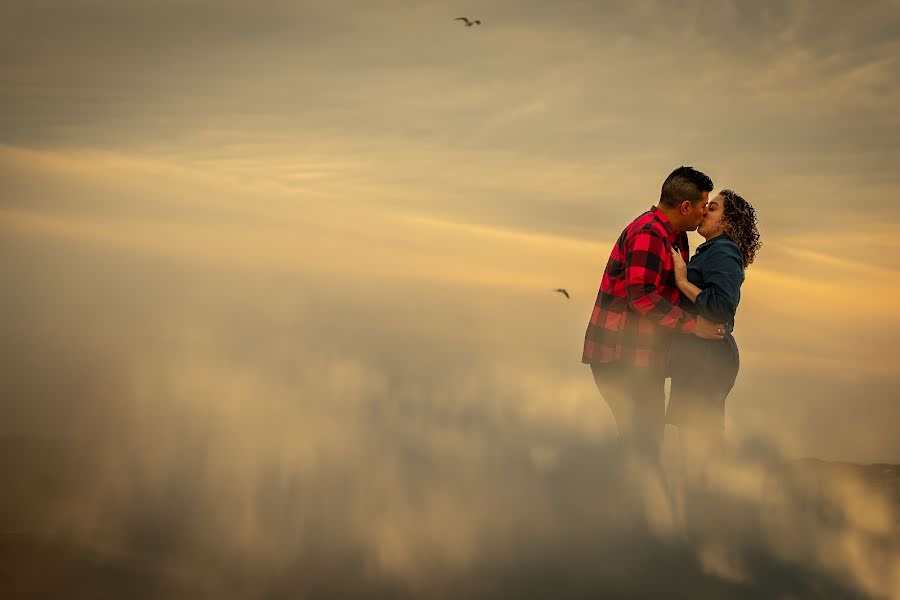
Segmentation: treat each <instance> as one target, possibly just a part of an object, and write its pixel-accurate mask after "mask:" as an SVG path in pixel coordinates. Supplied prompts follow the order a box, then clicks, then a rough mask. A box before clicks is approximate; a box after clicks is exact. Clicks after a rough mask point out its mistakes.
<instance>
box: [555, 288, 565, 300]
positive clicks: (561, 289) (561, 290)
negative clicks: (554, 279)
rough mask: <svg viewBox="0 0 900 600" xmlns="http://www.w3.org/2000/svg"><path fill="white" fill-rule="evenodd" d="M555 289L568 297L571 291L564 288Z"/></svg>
mask: <svg viewBox="0 0 900 600" xmlns="http://www.w3.org/2000/svg"><path fill="white" fill-rule="evenodd" d="M553 291H554V292H559V293H560V294H562V295H563V296H565V297H566V298H568V297H569V292H567V291H566V290H564V289H563V288H556V289H555V290H553Z"/></svg>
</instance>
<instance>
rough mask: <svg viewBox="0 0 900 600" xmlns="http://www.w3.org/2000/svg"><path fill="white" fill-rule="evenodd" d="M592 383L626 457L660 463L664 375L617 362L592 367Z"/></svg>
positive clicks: (664, 422)
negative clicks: (611, 420)
mask: <svg viewBox="0 0 900 600" xmlns="http://www.w3.org/2000/svg"><path fill="white" fill-rule="evenodd" d="M591 372H592V373H593V374H594V383H595V384H596V385H597V389H598V390H599V391H600V394H601V395H602V396H603V399H604V400H606V403H607V404H608V405H609V408H610V410H611V411H612V414H613V418H615V420H616V427H617V428H618V430H619V443H620V444H621V446H622V450H623V451H624V452H625V454H626V455H633V456H635V457H637V458H640V459H642V460H643V461H644V462H646V463H650V464H657V463H659V452H660V446H661V445H662V439H663V432H664V431H665V425H666V392H665V380H666V378H665V375H664V374H663V373H662V372H661V371H656V370H650V369H638V368H633V367H629V366H625V365H620V364H618V363H602V364H595V365H591Z"/></svg>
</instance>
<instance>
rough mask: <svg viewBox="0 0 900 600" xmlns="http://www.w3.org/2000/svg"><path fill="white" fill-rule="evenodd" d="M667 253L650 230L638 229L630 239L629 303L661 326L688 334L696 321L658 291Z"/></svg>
mask: <svg viewBox="0 0 900 600" xmlns="http://www.w3.org/2000/svg"><path fill="white" fill-rule="evenodd" d="M668 253H669V250H668V249H667V248H666V243H665V240H663V239H662V238H661V237H660V236H658V235H656V234H655V233H653V232H652V231H639V232H637V233H636V234H635V235H634V236H633V237H632V238H631V240H630V243H629V244H628V246H627V247H626V248H625V285H626V286H627V290H628V304H629V305H630V306H631V308H632V309H633V310H635V311H637V312H638V313H639V314H641V315H642V316H643V317H645V318H647V319H649V320H650V321H652V322H653V323H655V324H657V325H659V326H661V327H666V328H668V329H672V330H676V331H680V332H682V333H691V332H693V330H694V328H695V327H696V326H697V320H696V319H694V317H692V316H691V315H689V314H688V313H686V312H685V311H683V310H682V309H681V308H679V307H677V306H675V305H674V304H672V303H671V302H669V301H668V300H666V299H665V298H663V297H662V295H661V294H660V293H659V288H660V285H661V283H662V276H663V273H664V270H665V262H664V257H665V256H666V255H668Z"/></svg>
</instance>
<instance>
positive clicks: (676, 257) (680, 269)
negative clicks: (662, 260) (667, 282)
mask: <svg viewBox="0 0 900 600" xmlns="http://www.w3.org/2000/svg"><path fill="white" fill-rule="evenodd" d="M672 268H673V269H674V270H675V281H677V282H681V281H687V265H686V264H684V259H683V258H681V253H680V252H678V250H676V249H675V248H672Z"/></svg>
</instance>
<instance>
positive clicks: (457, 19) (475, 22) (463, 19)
mask: <svg viewBox="0 0 900 600" xmlns="http://www.w3.org/2000/svg"><path fill="white" fill-rule="evenodd" d="M453 20H454V21H465V22H466V27H471V26H472V25H481V21H470V20H468V19H467V18H465V17H456V18H455V19H453Z"/></svg>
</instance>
